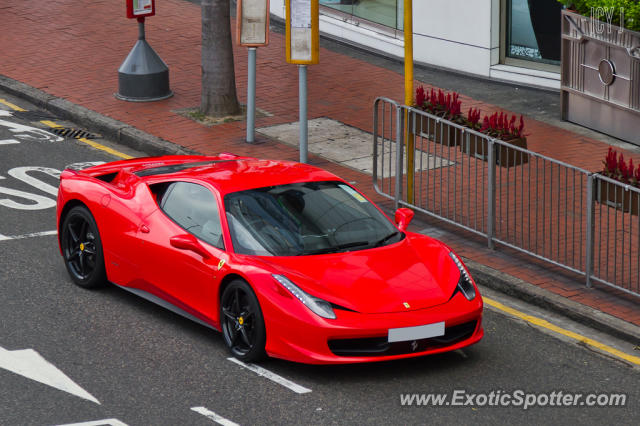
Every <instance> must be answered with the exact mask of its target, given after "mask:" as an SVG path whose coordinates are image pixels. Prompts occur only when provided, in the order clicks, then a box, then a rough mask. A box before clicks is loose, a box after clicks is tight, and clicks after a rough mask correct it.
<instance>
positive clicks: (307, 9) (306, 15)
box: [291, 0, 311, 28]
mask: <svg viewBox="0 0 640 426" xmlns="http://www.w3.org/2000/svg"><path fill="white" fill-rule="evenodd" d="M291 26H292V27H293V28H311V0H291Z"/></svg>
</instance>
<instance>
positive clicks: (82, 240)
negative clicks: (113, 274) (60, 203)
mask: <svg viewBox="0 0 640 426" xmlns="http://www.w3.org/2000/svg"><path fill="white" fill-rule="evenodd" d="M61 232H62V237H61V241H60V243H61V246H62V255H63V256H64V264H65V266H66V267H67V271H68V272H69V275H70V276H71V279H72V280H73V282H74V283H76V284H77V285H79V286H80V287H84V288H97V287H101V286H103V285H105V284H106V282H107V274H106V272H105V268H104V255H103V252H102V242H101V240H100V234H99V233H98V226H97V225H96V221H95V219H94V218H93V216H92V215H91V212H90V211H89V209H87V208H86V207H85V206H76V207H74V208H72V209H71V210H70V211H69V213H68V214H67V216H66V217H65V218H64V221H63V222H62V228H61Z"/></svg>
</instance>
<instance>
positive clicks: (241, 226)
mask: <svg viewBox="0 0 640 426" xmlns="http://www.w3.org/2000/svg"><path fill="white" fill-rule="evenodd" d="M224 204H225V212H226V215H227V221H228V223H229V230H230V232H231V240H232V242H233V247H234V250H235V252H236V253H242V254H252V255H259V256H301V255H312V254H324V253H338V252H343V251H352V250H362V249H367V248H373V247H378V246H382V245H385V244H390V243H393V242H397V241H399V240H401V239H402V238H403V237H404V235H403V234H402V233H401V232H398V230H397V229H396V228H395V227H394V226H393V224H391V223H390V222H389V220H388V219H387V218H386V217H385V216H384V215H383V214H382V213H380V211H379V210H378V209H377V208H376V207H375V206H374V205H373V204H371V203H370V202H369V201H367V199H366V198H364V197H363V196H362V195H360V193H358V192H357V191H356V190H354V189H353V188H351V187H350V186H349V185H347V184H345V183H343V182H304V183H294V184H288V185H278V186H270V187H266V188H258V189H251V190H246V191H240V192H234V193H231V194H228V195H226V196H225V197H224Z"/></svg>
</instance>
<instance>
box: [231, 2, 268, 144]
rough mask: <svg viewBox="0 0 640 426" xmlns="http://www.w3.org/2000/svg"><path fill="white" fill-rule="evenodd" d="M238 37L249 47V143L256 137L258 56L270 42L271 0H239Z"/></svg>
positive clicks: (242, 43)
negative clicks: (262, 48) (259, 49)
mask: <svg viewBox="0 0 640 426" xmlns="http://www.w3.org/2000/svg"><path fill="white" fill-rule="evenodd" d="M236 39H237V41H238V43H239V44H240V46H246V47H247V49H248V50H247V140H246V142H247V143H254V142H255V137H256V56H257V55H258V47H260V46H267V45H268V44H269V0H238V2H237V10H236Z"/></svg>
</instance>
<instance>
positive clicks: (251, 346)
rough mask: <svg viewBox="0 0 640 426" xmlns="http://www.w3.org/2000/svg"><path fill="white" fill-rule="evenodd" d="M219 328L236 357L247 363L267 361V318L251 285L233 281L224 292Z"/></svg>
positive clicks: (221, 300) (221, 301)
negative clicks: (265, 318) (265, 320)
mask: <svg viewBox="0 0 640 426" xmlns="http://www.w3.org/2000/svg"><path fill="white" fill-rule="evenodd" d="M220 324H221V326H222V335H223V336H224V341H225V343H226V344H227V347H228V348H229V350H230V351H231V353H232V354H233V356H235V357H236V358H238V359H239V360H241V361H245V362H252V361H257V360H259V359H261V358H264V356H265V351H264V345H265V343H266V331H265V328H264V318H263V316H262V311H261V309H260V304H259V303H258V298H257V297H256V295H255V293H254V292H253V290H252V289H251V286H249V284H247V283H246V282H244V281H242V280H234V281H232V282H231V283H229V285H228V286H227V287H226V288H225V289H224V292H223V293H222V297H221V299H220Z"/></svg>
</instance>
